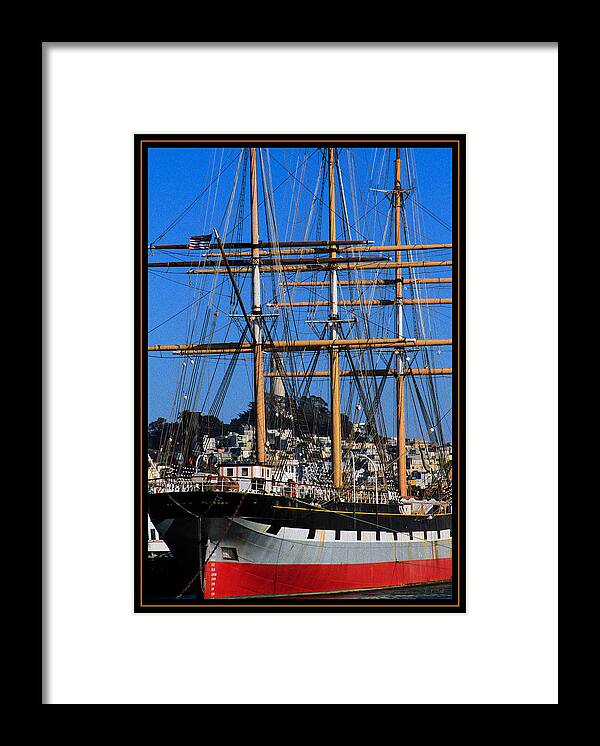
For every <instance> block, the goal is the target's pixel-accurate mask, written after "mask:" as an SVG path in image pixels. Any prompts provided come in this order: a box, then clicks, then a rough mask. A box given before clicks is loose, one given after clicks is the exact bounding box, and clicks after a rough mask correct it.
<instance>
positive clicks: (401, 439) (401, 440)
mask: <svg viewBox="0 0 600 746" xmlns="http://www.w3.org/2000/svg"><path fill="white" fill-rule="evenodd" d="M394 166H395V179H394V229H395V232H394V243H395V244H396V246H399V245H400V241H401V228H402V213H401V196H402V195H401V191H400V188H401V187H400V172H401V168H402V161H401V160H400V148H396V160H395V161H394ZM401 259H402V254H401V252H400V251H397V252H396V264H397V265H398V264H400V263H401ZM402 305H403V303H402V267H401V266H397V267H396V337H398V338H400V337H402ZM404 378H405V376H404V352H403V351H402V350H397V351H396V379H395V380H396V438H397V441H396V442H397V447H398V487H399V489H400V497H406V495H407V482H406V420H405V406H404Z"/></svg>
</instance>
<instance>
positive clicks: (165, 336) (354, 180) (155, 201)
mask: <svg viewBox="0 0 600 746" xmlns="http://www.w3.org/2000/svg"><path fill="white" fill-rule="evenodd" d="M239 152H240V151H239V149H231V148H218V149H213V148H152V149H151V150H150V151H149V156H148V174H149V176H148V179H149V183H148V236H149V240H150V241H151V242H156V243H187V241H188V239H189V237H190V235H194V234H203V233H209V232H210V231H211V229H212V227H216V228H217V229H218V230H219V231H220V232H221V234H222V235H225V239H226V240H238V239H239V238H240V237H241V240H243V241H248V240H249V237H250V236H249V230H250V226H249V217H248V213H249V208H248V194H249V188H248V189H247V190H246V199H245V203H244V205H243V209H242V211H241V212H238V197H239V184H240V183H241V179H242V176H241V174H242V170H243V160H242V161H241V162H240V159H239ZM393 157H394V155H393V152H392V153H390V152H389V149H387V148H378V149H374V148H356V149H352V150H351V151H350V150H348V149H341V151H340V153H339V161H340V167H341V170H342V174H343V182H344V191H345V194H346V202H347V207H348V213H349V216H350V223H351V224H353V227H352V233H351V236H350V237H351V238H353V239H354V238H360V237H364V238H368V239H369V240H372V241H374V242H375V243H376V244H379V243H390V242H391V236H390V233H389V231H390V228H391V224H390V223H389V221H388V207H389V203H388V200H387V197H386V195H385V194H384V193H383V192H378V191H375V190H377V189H386V188H390V187H391V186H392V185H393ZM401 157H402V159H403V167H402V168H403V170H402V182H403V186H405V185H406V184H407V183H409V182H410V183H411V185H412V186H415V185H416V189H415V190H414V191H413V192H411V194H410V196H409V198H408V199H409V203H408V204H409V210H408V214H409V225H410V229H411V235H412V236H413V237H414V238H412V239H411V240H415V239H416V240H418V241H421V242H424V243H450V242H451V231H450V227H451V224H452V199H451V192H452V171H451V152H450V150H449V149H443V148H416V149H414V150H412V151H411V153H410V154H409V159H408V160H409V164H407V157H406V153H405V150H404V149H402V152H401ZM321 158H322V153H321V151H320V150H318V149H315V148H312V147H307V148H300V149H298V148H294V149H292V148H273V149H270V150H269V152H268V153H265V154H264V157H263V163H264V168H265V172H266V176H267V179H268V180H269V181H270V182H271V184H272V188H273V190H274V191H273V202H274V209H275V215H276V223H277V233H278V237H279V240H281V241H283V240H304V239H305V238H306V235H305V228H306V223H307V217H308V214H309V211H310V206H311V202H312V200H313V194H314V192H315V187H316V185H317V177H318V173H319V170H320V167H321ZM238 165H239V172H238V173H239V177H238V189H237V191H236V197H235V199H234V202H233V208H232V211H231V215H230V219H229V221H227V218H226V213H227V205H228V200H229V197H230V194H231V191H232V187H233V184H234V179H235V174H236V170H237V169H238ZM407 165H410V168H411V174H410V176H409V173H408V168H407ZM290 172H291V173H292V174H293V175H292V176H290ZM219 173H220V175H219ZM413 174H414V175H415V176H413ZM259 180H260V174H259ZM209 184H210V186H209ZM319 190H320V186H319V187H318V189H317V201H316V207H315V209H314V210H313V217H312V222H311V226H310V229H309V233H308V238H309V239H314V238H317V237H319V235H320V237H321V238H324V237H326V233H327V213H326V208H324V209H323V211H322V215H321V220H320V231H319V213H320V212H321V209H322V208H321V206H320V202H319V198H320V191H319ZM338 192H339V190H338ZM262 196H263V190H262V186H259V199H260V200H262ZM324 198H325V201H326V199H327V191H326V190H325V193H324ZM338 198H339V193H338ZM190 205H191V206H190ZM290 205H293V206H294V207H293V209H291V210H290ZM188 207H189V210H188V211H187V213H185V214H183V215H182V213H183V212H184V211H185V210H186V208H188ZM337 207H338V210H339V214H341V210H342V207H341V200H339V201H338V204H337ZM259 213H260V214H259V222H260V226H261V227H260V238H261V240H263V241H266V240H269V230H268V229H267V219H266V216H265V208H264V206H261V208H260V210H259ZM236 215H237V219H239V218H241V224H240V225H239V226H236V222H237V219H236ZM177 218H180V219H179V220H178V222H176V224H175V225H171V224H172V223H173V222H174V221H175V220H176V219H177ZM167 229H168V230H167ZM272 230H273V228H272V226H271V231H272ZM342 237H343V234H342V226H341V223H340V226H339V227H338V238H342ZM174 254H175V252H173V253H166V252H159V251H156V252H154V254H153V256H151V257H150V261H163V260H164V261H168V260H175V259H181V260H185V259H188V258H190V257H189V256H188V255H187V252H183V251H180V252H177V256H175V255H174ZM196 255H197V253H196ZM450 256H451V255H450V251H435V252H428V254H427V256H424V257H423V256H418V257H415V258H418V259H421V258H425V259H428V260H431V259H436V260H437V259H449V258H450ZM450 274H451V268H433V269H429V270H422V271H419V273H418V275H417V276H420V277H425V276H443V277H449V276H450ZM370 276H372V275H365V277H370ZM379 276H380V277H387V276H391V274H390V273H387V274H381V273H380V275H379ZM238 277H239V278H240V284H241V287H242V294H243V295H244V298H245V300H246V299H249V280H248V276H246V275H238ZM276 277H277V276H276V275H269V274H265V275H263V301H264V302H266V303H268V302H269V301H272V300H274V299H275V297H276V294H277V293H279V292H281V290H280V289H279V288H278V287H277V283H276ZM324 277H325V276H324V274H323V273H319V274H315V275H314V276H313V275H308V274H304V275H303V276H302V278H299V277H298V278H296V277H291V279H303V280H306V279H319V280H321V279H324ZM345 278H346V275H341V279H345ZM211 288H212V289H213V294H212V296H210V290H211ZM425 288H427V291H426V293H427V295H429V296H431V297H436V296H437V297H447V296H449V295H451V291H450V285H448V284H446V285H440V286H439V287H436V286H421V291H422V292H424V291H425ZM343 292H344V293H346V295H347V293H348V290H346V289H344V291H343ZM391 292H392V291H391V288H386V289H384V290H380V291H378V292H377V294H376V295H375V297H390V293H391ZM309 293H312V294H313V295H309ZM230 296H231V287H230V284H229V280H228V278H227V276H226V275H222V276H219V277H218V278H216V279H215V278H213V276H212V275H209V276H207V275H188V274H187V273H186V271H185V270H181V269H170V270H168V271H165V270H157V269H154V270H152V269H151V270H150V271H149V274H148V330H149V334H148V342H149V344H161V343H162V344H168V343H179V342H186V341H190V340H189V339H188V335H189V329H190V328H191V327H190V325H193V324H194V323H196V328H199V324H200V322H201V321H202V319H203V318H204V314H205V313H207V305H206V304H207V301H208V299H209V298H211V297H212V302H213V306H211V308H210V309H209V312H208V315H207V316H206V318H207V319H208V320H209V323H210V324H213V325H214V329H215V334H214V337H213V338H214V339H215V340H217V339H219V340H221V339H238V338H239V336H240V335H239V330H238V328H237V326H236V325H237V324H239V321H236V320H232V319H231V318H229V313H230V312H231V307H230ZM311 297H312V298H316V297H318V298H319V299H320V300H321V299H325V298H326V289H325V288H315V289H311V290H302V291H297V292H296V294H295V295H294V299H295V300H301V299H308V298H311ZM342 297H343V296H342ZM199 298H200V300H198V299H199ZM247 306H248V307H250V302H249V300H248V303H247ZM416 308H417V307H416V306H411V307H405V309H406V310H405V324H406V331H405V335H406V336H413V334H412V333H410V329H411V328H412V327H413V322H414V318H415V317H414V315H413V310H415V309H416ZM451 308H452V307H451V306H449V305H444V306H428V307H423V306H422V307H421V310H422V313H423V318H424V324H425V326H426V329H427V335H428V336H430V337H436V338H443V337H451V336H452V331H451ZM376 309H377V310H376ZM264 311H265V312H269V309H268V308H264ZM319 311H320V313H317V317H318V318H322V317H324V315H325V312H326V309H324V308H323V309H319ZM270 312H273V309H270ZM215 313H216V314H218V316H215V315H214V314H215ZM234 313H240V311H239V308H238V309H234ZM313 313H314V312H313ZM345 313H346V314H348V315H349V314H351V309H350V308H346V309H345ZM306 318H307V314H306V312H304V311H300V310H299V309H296V312H295V319H296V327H295V329H294V335H295V336H298V337H311V336H314V329H315V327H314V326H310V325H308V324H306ZM370 323H371V324H372V325H373V326H372V328H373V329H374V330H375V329H379V327H378V326H377V325H378V324H379V325H381V327H384V328H387V327H389V329H390V330H391V329H392V328H393V326H392V309H391V308H388V307H373V310H372V311H371V314H370ZM277 324H278V326H277V327H276V331H275V332H274V333H273V336H276V334H277V331H278V330H279V329H280V325H281V320H280V321H278V322H277ZM380 331H381V334H379V332H377V333H378V334H379V336H387V333H385V332H384V331H383V330H380ZM195 334H196V335H198V334H199V331H196V332H195ZM278 336H280V335H278ZM198 339H199V338H198V336H193V335H192V340H193V341H198ZM246 357H247V358H248V359H247V360H246V359H245V358H246ZM431 359H432V364H433V365H435V366H444V367H450V366H451V364H452V363H451V348H449V347H448V348H440V349H439V350H432V352H431ZM326 362H327V361H326V358H325V357H324V356H322V357H321V358H320V360H319V364H318V366H317V367H318V368H321V369H322V368H325V367H326ZM422 362H423V361H422V359H417V360H415V362H414V365H415V366H416V365H419V364H421V363H422ZM198 363H199V360H198V358H196V360H195V361H194V364H198ZM250 365H251V359H250V356H241V358H240V363H239V365H238V366H237V368H236V372H235V373H234V376H233V379H232V382H231V385H230V387H229V390H228V395H227V397H226V400H225V402H224V404H223V408H222V409H221V412H220V417H221V418H222V419H224V420H225V421H228V420H229V419H230V418H231V417H233V416H235V415H236V414H238V413H239V412H240V411H242V410H243V409H245V408H246V407H247V405H248V403H249V401H250V400H251V398H252V388H251V368H250ZM181 366H182V361H181V360H180V359H177V358H174V357H173V356H168V355H165V356H164V357H163V358H158V357H155V356H154V354H152V355H151V356H150V357H149V360H148V417H149V421H152V420H154V419H156V418H157V417H159V416H162V417H167V418H170V417H172V416H174V415H175V414H176V412H174V410H173V402H174V396H175V392H176V388H177V382H178V380H179V377H180V375H181V374H182V373H185V372H186V371H183V370H182V367H181ZM342 366H343V367H347V365H346V366H344V363H343V362H342ZM377 367H385V361H384V360H383V358H381V360H380V361H379V362H378V364H377ZM224 371H225V364H220V365H219V366H217V374H216V376H215V379H214V380H215V382H216V383H215V385H214V386H213V387H209V386H208V383H207V381H208V373H209V368H208V367H207V368H206V369H204V372H203V374H202V376H201V378H202V380H203V383H202V385H201V386H200V389H199V393H198V398H197V401H196V405H197V406H196V407H194V408H198V409H202V410H203V411H208V409H209V407H210V404H211V402H212V396H213V395H214V393H215V390H216V388H217V385H218V382H219V381H220V379H221V377H222V374H223V373H224ZM438 380H439V395H440V409H441V412H442V414H445V413H446V412H447V411H448V410H449V409H450V407H451V405H452V401H451V382H450V379H449V378H443V379H438ZM327 389H328V383H327V379H315V381H314V382H313V385H312V387H311V393H313V394H316V395H319V396H322V397H323V398H324V399H327ZM392 391H393V382H392V379H389V380H388V382H387V383H386V387H385V392H384V396H383V405H384V410H385V422H386V429H387V433H388V434H389V435H393V430H394V428H393V414H392V412H393V399H392ZM407 400H408V404H409V406H408V409H407V432H408V435H409V436H418V435H420V430H419V425H418V422H417V420H416V418H415V416H414V412H413V411H412V406H411V404H410V402H411V400H412V396H411V395H410V393H409V392H407ZM354 404H355V402H354V400H351V395H350V384H349V382H344V384H343V388H342V406H343V408H344V407H346V409H347V414H348V415H349V416H351V417H352V418H353V419H356V410H355V408H354ZM450 424H451V423H450V415H448V416H447V417H446V418H445V420H444V427H445V432H446V433H447V435H448V437H450V432H451V429H450Z"/></svg>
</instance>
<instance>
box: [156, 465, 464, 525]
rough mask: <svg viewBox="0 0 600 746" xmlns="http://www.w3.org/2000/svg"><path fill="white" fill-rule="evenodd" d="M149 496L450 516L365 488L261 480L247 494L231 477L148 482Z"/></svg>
mask: <svg viewBox="0 0 600 746" xmlns="http://www.w3.org/2000/svg"><path fill="white" fill-rule="evenodd" d="M148 492H149V493H151V494H158V493H161V492H165V493H169V492H225V493H227V492H232V493H238V494H239V493H243V494H248V495H253V494H255V495H268V496H271V497H284V498H288V499H290V500H292V502H296V503H297V505H298V507H301V506H302V504H310V505H316V506H319V507H321V508H325V509H326V508H327V504H328V503H336V504H338V503H340V502H346V503H361V504H371V505H374V504H379V505H389V504H400V505H401V506H402V508H403V509H404V510H403V512H406V513H407V514H411V515H419V514H423V515H424V514H426V513H428V512H429V511H431V509H432V507H433V506H438V508H439V510H437V511H436V512H437V513H438V514H439V513H451V512H452V507H451V503H450V502H449V501H448V500H432V499H420V498H414V497H409V498H402V499H401V498H400V497H399V494H398V493H397V492H394V491H393V490H388V491H386V492H382V491H381V490H380V491H379V494H378V495H377V496H376V495H375V491H374V490H373V489H370V488H368V487H357V488H355V489H354V488H353V487H352V486H348V487H342V488H341V489H335V488H333V487H328V486H326V485H320V484H306V483H294V484H290V483H289V482H279V481H277V480H275V479H264V480H260V485H259V484H256V483H255V484H254V485H253V486H251V487H250V488H249V489H247V490H242V489H240V486H239V482H238V481H237V480H235V479H232V478H231V477H215V476H213V477H212V478H211V477H209V476H208V475H206V477H204V476H203V477H198V476H196V477H191V478H185V477H180V478H176V477H170V478H156V479H149V480H148Z"/></svg>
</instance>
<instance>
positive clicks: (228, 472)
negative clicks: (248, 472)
mask: <svg viewBox="0 0 600 746" xmlns="http://www.w3.org/2000/svg"><path fill="white" fill-rule="evenodd" d="M227 476H228V477H232V476H233V469H227Z"/></svg>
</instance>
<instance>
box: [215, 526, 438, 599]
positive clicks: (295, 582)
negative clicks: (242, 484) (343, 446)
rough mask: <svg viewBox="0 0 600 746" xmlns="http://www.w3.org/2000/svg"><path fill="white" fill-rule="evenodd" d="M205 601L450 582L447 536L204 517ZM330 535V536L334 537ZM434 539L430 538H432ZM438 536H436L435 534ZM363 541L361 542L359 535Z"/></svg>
mask: <svg viewBox="0 0 600 746" xmlns="http://www.w3.org/2000/svg"><path fill="white" fill-rule="evenodd" d="M207 523H208V525H206V526H204V528H203V530H204V531H205V532H206V538H207V543H206V551H207V555H206V557H207V561H206V562H205V567H204V597H205V598H207V599H218V598H235V597H242V598H244V597H252V596H282V595H285V596H287V595H303V594H315V593H333V592H342V591H353V590H363V589H369V588H389V587H399V586H403V585H413V584H421V583H434V582H444V581H449V580H451V578H452V547H451V537H450V531H449V530H447V531H444V532H439V531H430V532H427V531H424V532H417V533H416V534H415V533H413V534H412V536H409V534H408V533H406V534H399V535H396V538H394V535H393V534H392V533H387V532H377V533H378V534H379V538H377V534H376V532H375V531H373V532H369V531H366V532H365V531H361V532H360V535H357V532H354V531H342V532H339V533H340V538H339V539H336V538H335V532H329V531H317V532H316V533H315V536H314V537H313V538H310V539H309V538H308V535H309V533H310V532H307V531H303V530H301V529H290V528H285V527H284V528H281V529H279V531H278V532H277V535H275V536H274V535H272V534H270V533H269V529H270V528H271V527H270V526H268V525H266V524H259V523H254V522H251V521H247V520H243V519H234V520H233V521H222V520H218V519H217V520H209V521H208V522H207ZM331 534H333V535H331ZM434 534H435V536H436V538H434V536H433V535H434ZM440 534H441V536H440ZM359 537H360V538H359Z"/></svg>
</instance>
